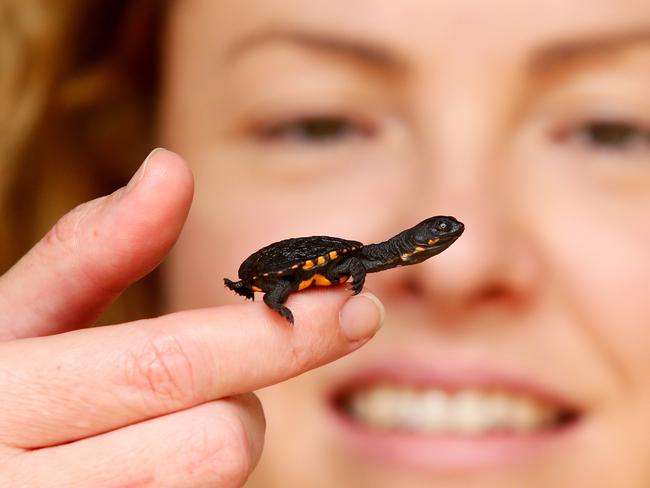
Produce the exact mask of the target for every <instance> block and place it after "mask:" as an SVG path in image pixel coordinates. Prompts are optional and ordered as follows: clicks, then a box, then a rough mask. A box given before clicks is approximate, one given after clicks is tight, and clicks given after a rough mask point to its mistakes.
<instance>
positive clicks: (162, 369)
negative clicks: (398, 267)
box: [0, 151, 383, 488]
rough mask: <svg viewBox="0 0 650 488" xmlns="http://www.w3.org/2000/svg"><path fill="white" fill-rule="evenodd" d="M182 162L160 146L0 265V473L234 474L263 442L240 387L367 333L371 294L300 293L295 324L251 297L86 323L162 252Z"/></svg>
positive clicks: (26, 479)
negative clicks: (111, 187) (115, 185)
mask: <svg viewBox="0 0 650 488" xmlns="http://www.w3.org/2000/svg"><path fill="white" fill-rule="evenodd" d="M192 192H193V180H192V176H191V173H190V172H189V170H188V169H187V167H186V166H185V164H184V163H183V161H182V160H181V159H180V158H179V157H178V156H176V155H175V154H173V153H170V152H168V151H156V152H155V153H152V155H151V156H150V157H149V158H148V159H147V162H145V164H143V167H142V168H141V169H140V170H139V171H138V173H136V175H135V176H134V178H133V180H132V182H131V183H130V184H129V185H128V186H127V187H125V188H124V189H120V190H118V191H117V192H115V193H113V194H112V195H110V196H107V197H103V198H100V199H97V200H93V201H91V202H88V203H86V204H84V205H81V206H80V207H78V208H76V209H74V210H73V211H71V212H70V213H69V214H67V215H66V216H64V217H63V218H62V219H61V220H60V221H59V222H58V223H57V224H56V225H55V227H54V228H53V229H52V230H51V231H50V232H49V233H48V234H47V235H46V236H45V237H44V238H43V240H42V241H41V242H39V243H38V244H37V245H36V246H35V247H34V248H33V249H32V250H31V251H30V252H29V253H28V254H27V255H25V256H24V257H23V258H22V259H21V260H20V261H19V262H18V263H16V265H15V266H14V267H13V268H11V269H10V270H9V271H8V272H7V273H5V275H3V276H2V277H0V340H2V341H3V342H0V395H1V396H0V398H1V399H2V400H1V401H0V486H2V487H21V488H27V487H39V488H43V487H50V486H52V487H86V486H88V487H93V488H101V487H104V486H111V487H114V486H130V487H131V486H138V487H141V486H142V487H144V486H157V487H158V486H170V487H175V488H178V487H195V486H206V485H209V486H217V487H235V486H241V485H242V484H243V483H244V481H245V480H246V478H247V477H248V475H249V474H250V472H251V470H252V469H253V467H254V466H255V464H256V462H257V460H258V458H259V456H260V453H261V449H262V445H263V438H264V426H265V425H264V415H263V412H262V408H261V405H260V403H259V401H258V400H257V398H256V397H255V396H254V395H253V394H252V393H250V392H252V391H253V390H256V389H259V388H261V387H264V386H268V385H271V384H274V383H277V382H280V381H283V380H285V379H287V378H290V377H292V376H296V375H298V374H300V373H302V372H304V371H306V370H308V369H311V368H314V367H316V366H319V365H322V364H324V363H327V362H329V361H332V360H334V359H337V358H339V357H341V356H343V355H345V354H347V353H349V352H351V351H353V350H355V349H357V348H358V347H360V346H361V345H362V344H363V343H365V342H366V341H367V340H368V339H369V338H370V337H371V336H372V335H373V334H374V332H375V331H376V329H377V327H378V325H379V323H380V321H381V316H382V313H383V312H382V309H381V305H380V304H378V302H376V301H375V299H374V297H372V296H370V299H368V296H364V295H360V296H357V297H350V296H349V293H348V292H347V291H344V290H333V289H330V290H327V291H320V290H314V291H312V290H309V291H307V292H303V293H300V294H296V295H294V296H292V297H291V299H290V300H291V302H290V306H291V309H292V310H293V311H294V313H295V315H296V319H297V320H296V325H295V326H294V327H293V328H291V327H288V326H287V324H286V321H284V319H282V318H281V317H280V316H279V315H277V314H276V313H274V312H272V311H271V310H269V309H268V308H267V307H265V306H264V304H262V303H255V304H242V305H236V306H222V307H215V308H207V309H202V310H191V311H183V312H178V313H173V314H169V315H165V316H161V317H158V318H152V319H147V320H140V321H137V322H131V323H126V324H120V325H113V326H107V327H97V328H89V329H85V328H83V327H86V326H88V325H91V324H92V323H93V321H94V320H95V319H96V318H97V317H98V316H99V314H100V313H101V311H102V310H103V309H104V308H105V307H106V306H107V305H108V304H109V303H110V302H111V301H112V300H113V299H114V298H115V297H116V296H117V295H118V294H119V293H120V292H121V291H122V290H123V289H124V288H126V287H127V286H128V285H129V284H130V283H132V282H133V281H135V280H137V279H139V278H140V277H142V276H143V275H145V274H146V273H148V272H149V271H151V270H152V269H153V268H154V267H155V266H156V265H157V264H158V263H159V262H160V261H161V260H162V259H163V257H164V256H165V255H166V254H167V252H168V251H169V250H170V248H171V247H172V245H173V243H174V242H175V240H176V238H177V237H178V234H179V233H180V230H181V228H182V226H183V223H184V221H185V218H186V216H187V212H188V210H189V207H190V203H191V200H192Z"/></svg>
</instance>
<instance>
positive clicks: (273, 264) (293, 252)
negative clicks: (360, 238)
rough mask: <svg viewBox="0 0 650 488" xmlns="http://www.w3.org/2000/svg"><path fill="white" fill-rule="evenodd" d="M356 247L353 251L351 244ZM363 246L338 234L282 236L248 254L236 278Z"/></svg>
mask: <svg viewBox="0 0 650 488" xmlns="http://www.w3.org/2000/svg"><path fill="white" fill-rule="evenodd" d="M353 247H354V248H356V249H355V250H354V251H352V248H353ZM362 247H363V244H362V243H360V242H357V241H348V240H346V239H339V238H338V237H328V236H312V237H296V238H291V239H285V240H283V241H278V242H275V243H273V244H269V245H268V246H266V247H263V248H262V249H260V250H259V251H256V252H255V253H253V254H251V255H250V256H249V257H248V258H246V260H245V261H244V262H243V263H242V264H241V266H240V267H239V278H240V279H242V280H252V279H254V278H255V277H257V276H261V275H262V274H265V273H269V274H274V273H278V272H280V271H287V270H290V269H291V267H292V266H294V265H300V264H302V263H304V262H306V261H308V260H310V259H311V260H315V259H317V258H318V257H319V256H324V257H326V258H327V256H329V253H330V252H332V251H336V252H337V253H339V254H340V253H342V252H343V250H344V249H347V250H349V251H348V252H356V250H358V249H360V248H362Z"/></svg>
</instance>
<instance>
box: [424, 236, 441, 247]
mask: <svg viewBox="0 0 650 488" xmlns="http://www.w3.org/2000/svg"><path fill="white" fill-rule="evenodd" d="M439 240H440V238H439V237H436V238H434V239H429V240H428V242H427V244H429V245H430V246H431V245H433V244H435V243H436V242H438V241H439Z"/></svg>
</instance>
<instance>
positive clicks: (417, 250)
mask: <svg viewBox="0 0 650 488" xmlns="http://www.w3.org/2000/svg"><path fill="white" fill-rule="evenodd" d="M422 251H424V248H423V247H419V246H418V247H416V248H415V252H422Z"/></svg>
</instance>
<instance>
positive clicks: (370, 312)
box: [339, 291, 384, 342]
mask: <svg viewBox="0 0 650 488" xmlns="http://www.w3.org/2000/svg"><path fill="white" fill-rule="evenodd" d="M383 321H384V305H383V304H382V303H381V301H380V300H379V298H377V297H376V296H375V295H373V294H372V293H370V292H367V291H366V292H363V293H360V294H359V295H355V296H353V297H351V298H350V299H348V301H347V302H346V303H345V304H344V305H343V308H341V312H340V314H339V323H340V324H341V330H342V331H343V334H345V336H346V337H347V338H348V340H349V341H351V342H354V341H359V340H361V339H365V338H367V337H371V336H372V335H374V334H375V332H377V331H378V330H379V328H380V327H381V324H382V322H383Z"/></svg>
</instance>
